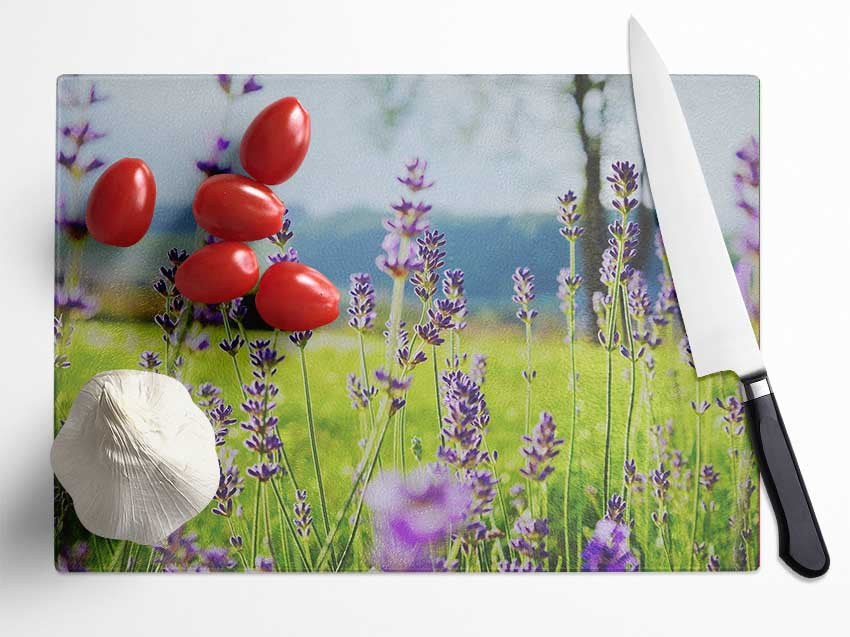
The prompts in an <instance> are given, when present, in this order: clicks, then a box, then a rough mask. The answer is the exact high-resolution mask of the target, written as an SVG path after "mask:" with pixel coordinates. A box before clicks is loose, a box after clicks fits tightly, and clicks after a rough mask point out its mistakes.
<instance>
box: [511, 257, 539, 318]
mask: <svg viewBox="0 0 850 637" xmlns="http://www.w3.org/2000/svg"><path fill="white" fill-rule="evenodd" d="M511 279H512V280H513V283H514V295H513V296H512V297H511V300H512V301H513V302H514V303H516V304H517V305H519V307H520V309H519V310H518V311H517V313H516V317H517V318H518V319H519V320H520V321H522V322H523V323H526V324H528V325H530V324H531V322H532V321H533V320H534V317H536V316H537V310H533V309H531V308H530V307H529V305H530V303H531V302H532V301H533V300H534V275H533V274H532V273H531V270H529V269H528V268H525V267H523V268H517V269H516V270H514V273H513V275H512V276H511Z"/></svg>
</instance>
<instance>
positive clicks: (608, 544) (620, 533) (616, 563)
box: [581, 518, 639, 572]
mask: <svg viewBox="0 0 850 637" xmlns="http://www.w3.org/2000/svg"><path fill="white" fill-rule="evenodd" d="M581 559H582V565H581V570H582V571H602V572H625V571H636V570H638V567H639V563H638V560H637V558H636V557H635V556H634V555H633V554H632V553H631V551H630V550H629V527H628V526H626V525H625V524H622V523H620V522H618V521H616V520H613V519H609V518H604V519H602V520H599V522H597V523H596V528H595V529H594V531H593V537H592V538H591V539H590V541H589V542H588V543H587V545H586V546H585V548H584V551H583V552H582V554H581Z"/></svg>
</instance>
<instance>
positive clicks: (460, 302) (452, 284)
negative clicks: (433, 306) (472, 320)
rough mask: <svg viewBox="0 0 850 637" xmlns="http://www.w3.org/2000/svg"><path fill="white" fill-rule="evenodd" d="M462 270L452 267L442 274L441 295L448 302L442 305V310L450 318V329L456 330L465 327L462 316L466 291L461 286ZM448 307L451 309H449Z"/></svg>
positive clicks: (463, 315)
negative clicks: (452, 268)
mask: <svg viewBox="0 0 850 637" xmlns="http://www.w3.org/2000/svg"><path fill="white" fill-rule="evenodd" d="M463 278H464V275H463V270H459V269H454V270H446V271H445V273H444V275H443V297H445V300H446V301H448V303H450V304H451V306H449V305H448V304H443V305H442V310H444V311H446V312H447V314H448V315H450V316H451V318H452V326H451V328H449V329H452V330H454V331H456V332H459V331H461V330H462V329H464V328H465V327H466V321H464V318H465V317H466V314H467V302H466V292H465V290H464V287H463ZM449 307H450V308H451V309H449Z"/></svg>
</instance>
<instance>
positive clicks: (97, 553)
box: [91, 534, 153, 573]
mask: <svg viewBox="0 0 850 637" xmlns="http://www.w3.org/2000/svg"><path fill="white" fill-rule="evenodd" d="M91 543H92V549H93V550H92V553H93V554H94V562H95V564H96V565H97V570H98V571H99V572H101V573H102V572H103V571H104V567H105V566H106V563H105V562H104V560H103V554H102V552H101V551H102V548H101V546H100V542H98V540H97V536H96V535H94V534H92V536H91ZM151 550H153V549H151Z"/></svg>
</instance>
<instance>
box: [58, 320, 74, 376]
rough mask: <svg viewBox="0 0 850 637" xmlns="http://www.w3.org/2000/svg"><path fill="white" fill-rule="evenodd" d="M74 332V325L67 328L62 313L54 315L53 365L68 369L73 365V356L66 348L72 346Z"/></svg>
mask: <svg viewBox="0 0 850 637" xmlns="http://www.w3.org/2000/svg"><path fill="white" fill-rule="evenodd" d="M73 333H74V327H73V325H69V326H68V327H67V328H66V327H65V325H64V323H63V320H62V315H61V314H59V315H58V316H54V317H53V348H54V349H53V367H55V368H56V369H68V368H69V367H70V366H71V358H70V356H69V354H67V353H66V352H65V351H64V350H66V349H68V348H69V347H71V335H72V334H73Z"/></svg>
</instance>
